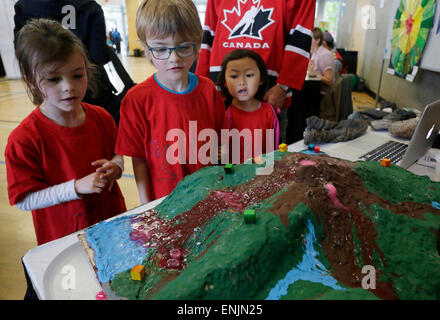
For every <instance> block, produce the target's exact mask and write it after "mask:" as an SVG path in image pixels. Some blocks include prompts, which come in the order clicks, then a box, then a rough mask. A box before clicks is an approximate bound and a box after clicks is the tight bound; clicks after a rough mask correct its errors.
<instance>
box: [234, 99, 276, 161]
mask: <svg viewBox="0 0 440 320" xmlns="http://www.w3.org/2000/svg"><path fill="white" fill-rule="evenodd" d="M226 123H227V125H228V127H229V129H237V130H238V131H239V132H242V134H243V136H242V137H241V138H240V145H239V148H238V146H234V143H233V142H232V139H231V143H230V145H229V158H230V161H231V162H233V163H237V161H234V154H236V153H237V152H238V151H239V152H240V162H244V161H245V160H246V159H247V158H248V157H247V156H246V155H251V157H257V156H260V155H261V154H264V153H267V152H271V151H273V150H274V149H275V148H276V146H277V145H278V139H279V123H278V118H277V116H276V114H275V111H274V109H273V107H272V106H271V105H270V104H269V103H267V102H260V108H258V109H257V110H255V111H252V112H247V111H243V110H240V109H238V108H237V107H236V106H234V105H233V104H231V106H230V107H229V108H228V109H227V110H226ZM245 129H249V130H250V131H248V132H250V133H251V134H250V136H249V137H248V138H247V139H248V140H247V141H246V138H245V131H243V130H245ZM257 129H260V132H261V133H260V134H256V132H257ZM266 129H273V136H269V137H273V140H272V141H267V137H268V136H267V134H268V133H269V132H268V131H267V130H266ZM266 142H269V144H267V143H266ZM235 157H237V156H235ZM235 159H236V158H235Z"/></svg>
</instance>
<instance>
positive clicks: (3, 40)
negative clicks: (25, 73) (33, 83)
mask: <svg viewBox="0 0 440 320" xmlns="http://www.w3.org/2000/svg"><path fill="white" fill-rule="evenodd" d="M14 4H15V1H14V0H2V1H1V3H0V55H1V57H2V61H3V66H4V67H5V71H6V78H7V79H19V78H20V77H21V75H20V69H19V67H18V63H17V59H16V58H15V53H14Z"/></svg>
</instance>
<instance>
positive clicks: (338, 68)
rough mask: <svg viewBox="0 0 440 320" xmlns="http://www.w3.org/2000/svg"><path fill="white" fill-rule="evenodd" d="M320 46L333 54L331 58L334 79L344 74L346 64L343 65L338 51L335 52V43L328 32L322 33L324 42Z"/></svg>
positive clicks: (343, 62)
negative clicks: (332, 60) (333, 64)
mask: <svg viewBox="0 0 440 320" xmlns="http://www.w3.org/2000/svg"><path fill="white" fill-rule="evenodd" d="M322 45H323V46H324V47H325V48H326V49H327V50H329V51H330V52H331V53H333V58H334V61H335V66H334V71H335V77H339V76H340V75H342V74H344V73H345V72H346V71H347V64H346V63H345V61H344V59H343V58H342V56H341V54H340V53H339V52H338V50H336V48H335V42H334V39H333V36H332V34H331V33H330V32H328V31H326V32H324V42H323V43H322Z"/></svg>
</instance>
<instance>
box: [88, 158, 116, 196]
mask: <svg viewBox="0 0 440 320" xmlns="http://www.w3.org/2000/svg"><path fill="white" fill-rule="evenodd" d="M92 166H100V167H99V168H97V169H96V173H98V174H100V178H101V180H102V181H104V182H106V183H107V185H108V191H110V190H111V189H112V187H113V184H114V183H115V180H117V179H119V177H120V176H121V174H122V170H121V168H120V167H119V166H118V165H117V164H116V163H114V162H113V161H109V160H107V159H100V160H96V161H93V162H92Z"/></svg>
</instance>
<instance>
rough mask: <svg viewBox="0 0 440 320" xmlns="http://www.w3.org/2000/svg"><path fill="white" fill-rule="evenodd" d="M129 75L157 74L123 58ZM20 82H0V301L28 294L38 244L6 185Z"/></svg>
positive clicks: (129, 188) (366, 102)
mask: <svg viewBox="0 0 440 320" xmlns="http://www.w3.org/2000/svg"><path fill="white" fill-rule="evenodd" d="M121 60H122V63H123V64H124V66H125V68H126V70H127V72H128V73H129V74H130V75H131V77H132V79H133V80H134V81H135V82H136V83H139V82H141V81H143V80H144V79H146V78H147V77H148V76H149V75H151V74H152V73H153V72H154V67H152V66H151V65H150V63H149V62H147V61H146V60H145V58H135V57H124V56H122V57H121ZM353 104H354V109H355V110H357V109H358V108H357V107H358V106H360V107H361V108H363V107H365V106H367V107H374V100H373V99H372V98H371V97H369V96H368V95H367V94H362V93H357V92H354V93H353ZM33 109H34V106H33V105H32V103H31V102H30V100H29V98H28V96H27V94H26V90H25V87H24V85H23V82H22V81H21V80H4V79H0V299H1V300H6V299H8V300H10V299H19V300H21V299H23V297H24V294H25V292H26V281H25V277H24V272H23V267H22V264H21V258H22V257H23V255H25V254H26V252H28V251H29V250H30V249H32V248H34V247H35V246H36V245H37V243H36V239H35V233H34V227H33V222H32V215H31V213H30V212H24V211H20V210H18V209H17V208H16V207H11V206H10V205H9V200H8V194H7V183H6V165H5V158H4V151H5V147H6V143H7V139H8V136H9V134H10V133H11V131H12V130H13V129H14V128H15V127H17V125H18V124H19V123H20V121H22V120H23V119H24V118H25V117H26V116H27V115H28V114H29V113H30V112H31V111H32V110H33ZM119 185H120V187H121V189H122V192H123V194H124V197H125V202H126V205H127V208H128V209H131V208H134V207H137V206H139V204H140V203H139V197H138V193H137V189H136V184H135V180H134V176H133V169H132V166H131V161H130V159H128V158H125V172H124V175H123V177H122V178H121V179H120V180H119Z"/></svg>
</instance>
